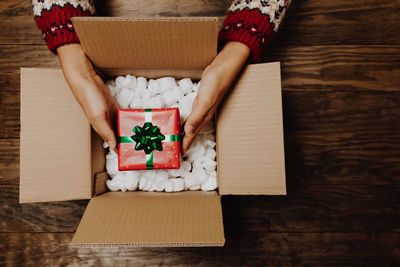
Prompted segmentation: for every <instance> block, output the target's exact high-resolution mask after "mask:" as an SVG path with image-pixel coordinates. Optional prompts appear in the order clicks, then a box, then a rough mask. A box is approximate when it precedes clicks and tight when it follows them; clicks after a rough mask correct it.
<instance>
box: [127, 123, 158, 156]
mask: <svg viewBox="0 0 400 267" xmlns="http://www.w3.org/2000/svg"><path fill="white" fill-rule="evenodd" d="M132 131H133V132H134V133H135V135H132V136H131V138H132V139H133V141H135V142H136V145H135V150H144V153H146V154H150V153H152V152H153V151H154V150H158V151H162V150H163V148H162V144H161V141H163V140H164V139H165V136H164V135H163V134H161V133H160V128H158V127H157V126H155V125H153V123H151V122H145V123H144V124H143V127H140V126H135V127H134V128H133V129H132Z"/></svg>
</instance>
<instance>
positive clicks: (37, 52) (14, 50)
mask: <svg viewBox="0 0 400 267" xmlns="http://www.w3.org/2000/svg"><path fill="white" fill-rule="evenodd" d="M0 21H1V20H0ZM59 66H60V65H59V62H58V58H57V56H55V55H53V54H52V53H51V52H50V51H49V50H48V49H47V47H46V46H45V45H0V88H1V90H2V91H17V92H18V91H19V90H20V68H21V67H25V68H46V67H47V68H55V67H59Z"/></svg>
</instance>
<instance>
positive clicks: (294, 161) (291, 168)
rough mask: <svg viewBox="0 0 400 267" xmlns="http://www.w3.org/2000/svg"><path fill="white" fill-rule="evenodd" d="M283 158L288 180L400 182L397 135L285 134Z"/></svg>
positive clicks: (397, 183)
mask: <svg viewBox="0 0 400 267" xmlns="http://www.w3.org/2000/svg"><path fill="white" fill-rule="evenodd" d="M288 135H290V133H287V134H286V136H288ZM285 158H286V176H287V180H288V183H290V184H302V185H306V184H308V185H323V184H325V185H329V184H337V185H356V184H357V185H381V184H387V185H391V184H396V185H399V184H400V164H399V159H400V140H399V139H354V138H348V139H347V138H344V139H326V138H318V137H316V136H309V137H302V138H291V137H287V138H286V139H285Z"/></svg>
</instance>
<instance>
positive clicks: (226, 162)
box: [216, 62, 286, 195]
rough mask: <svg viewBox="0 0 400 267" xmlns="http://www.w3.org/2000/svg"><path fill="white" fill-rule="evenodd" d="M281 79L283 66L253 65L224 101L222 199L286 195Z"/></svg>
mask: <svg viewBox="0 0 400 267" xmlns="http://www.w3.org/2000/svg"><path fill="white" fill-rule="evenodd" d="M280 77H281V76H280V63H279V62H273V63H260V64H250V65H248V66H246V67H245V69H244V70H243V71H242V73H241V74H240V75H238V78H237V80H236V81H235V82H234V83H233V85H232V88H231V90H230V91H229V92H228V94H227V95H226V97H225V98H224V100H223V101H222V103H221V105H220V107H219V110H218V114H217V120H218V121H217V124H216V125H217V127H216V139H217V140H216V143H217V144H216V147H217V148H216V149H217V168H218V190H219V193H220V194H221V195H286V174H285V157H284V139H283V137H284V134H283V111H282V90H281V79H280ZM263 120H265V123H264V124H262V123H263ZM260 123H261V124H260ZM245 127H248V128H245ZM260 130H261V131H262V132H260ZM255 133H258V136H256V134H255ZM271 140H272V141H271ZM262 147H263V149H261V148H262ZM265 147H267V149H264V148H265ZM251 148H252V149H251ZM269 152H270V153H269ZM268 156H271V157H272V158H270V159H269V160H268V161H267V160H265V161H264V160H261V159H264V158H265V159H267V158H268ZM268 167H269V168H270V169H268ZM271 170H273V173H272V174H270V173H269V172H270V171H271ZM249 180H251V182H249Z"/></svg>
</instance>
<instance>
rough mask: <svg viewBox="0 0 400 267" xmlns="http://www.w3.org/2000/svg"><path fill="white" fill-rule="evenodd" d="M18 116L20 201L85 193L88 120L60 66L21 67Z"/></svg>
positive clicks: (89, 192) (88, 174)
mask: <svg viewBox="0 0 400 267" xmlns="http://www.w3.org/2000/svg"><path fill="white" fill-rule="evenodd" d="M20 116H21V137H20V140H21V143H20V202H41V201H58V200H72V199H88V198H90V197H91V196H92V186H91V182H92V181H91V162H90V161H91V149H90V144H91V141H90V125H89V123H88V121H87V120H86V117H85V115H84V113H83V111H82V110H81V108H80V106H79V104H78V103H77V101H76V100H75V99H74V97H73V95H72V93H71V91H70V89H69V87H68V84H67V83H66V82H65V80H64V77H63V74H62V71H61V70H54V69H25V68H22V69H21V115H20Z"/></svg>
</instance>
